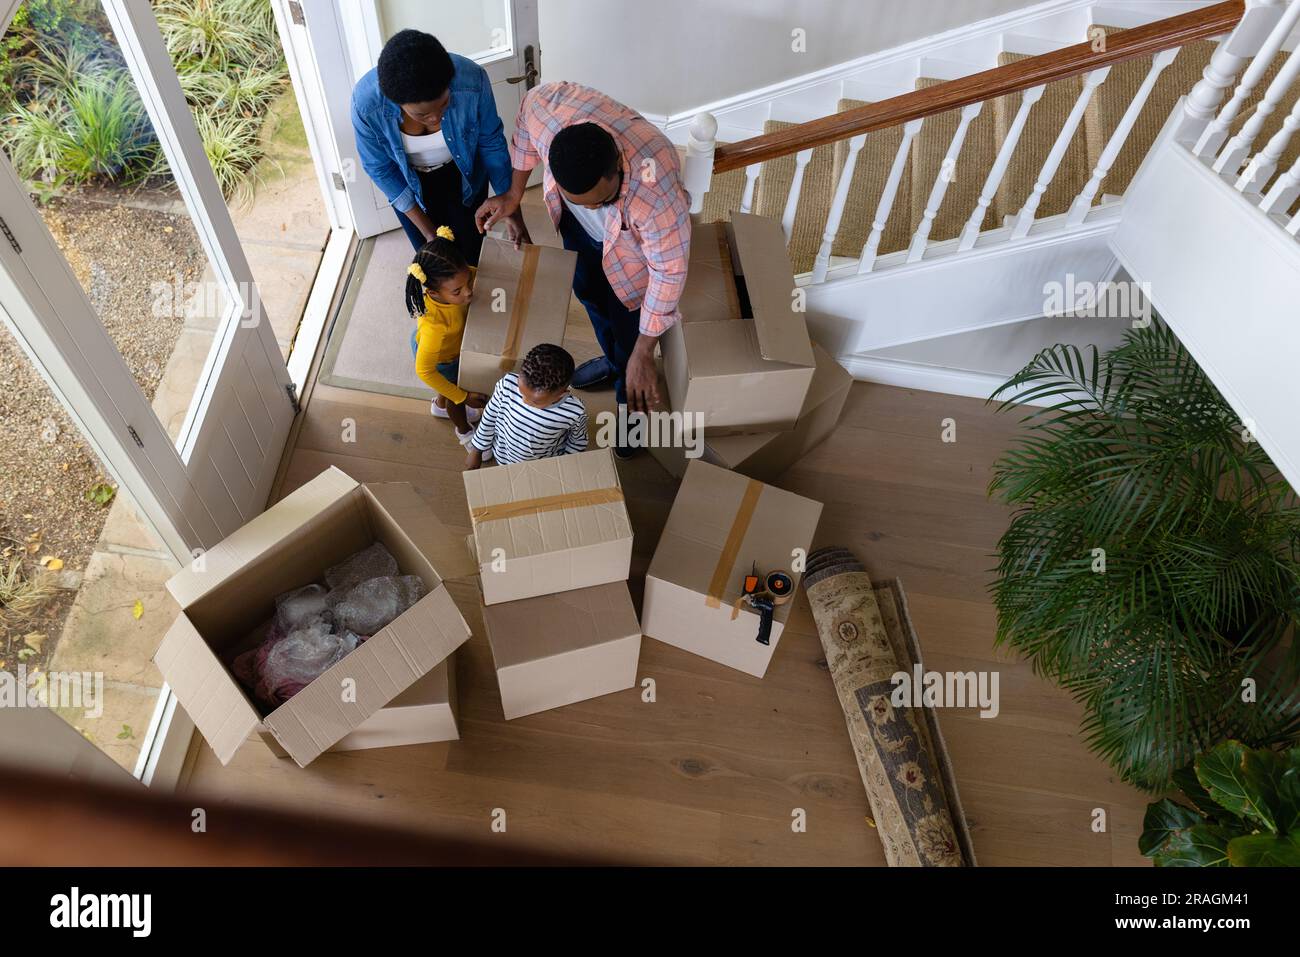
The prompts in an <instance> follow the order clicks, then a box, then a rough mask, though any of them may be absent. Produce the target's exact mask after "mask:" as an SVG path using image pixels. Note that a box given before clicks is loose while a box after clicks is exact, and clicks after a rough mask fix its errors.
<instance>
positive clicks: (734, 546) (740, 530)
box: [704, 479, 763, 608]
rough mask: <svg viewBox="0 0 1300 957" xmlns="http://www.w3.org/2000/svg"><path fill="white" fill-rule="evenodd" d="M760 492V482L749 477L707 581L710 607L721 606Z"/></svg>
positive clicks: (761, 485) (705, 598) (761, 488)
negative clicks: (711, 573)
mask: <svg viewBox="0 0 1300 957" xmlns="http://www.w3.org/2000/svg"><path fill="white" fill-rule="evenodd" d="M762 494H763V483H762V482H756V481H755V480H754V479H750V480H749V481H748V483H746V485H745V494H744V495H742V496H741V498H740V508H738V509H736V518H735V520H733V521H732V523H731V531H730V532H728V533H727V539H726V541H724V542H723V543H722V553H721V554H720V555H718V564H717V565H716V566H715V567H714V569H713V579H712V581H710V582H709V591H708V594H707V595H705V596H704V604H706V605H707V606H709V607H710V608H720V607H721V606H722V593H723V592H724V591H726V590H727V582H729V581H731V576H732V572H733V571H734V569H735V567H736V556H737V555H739V554H740V543H741V542H742V541H743V540H744V538H745V533H746V532H747V531H749V522H750V520H751V519H752V518H753V517H754V509H755V508H756V507H757V506H758V497H759V496H760V495H762Z"/></svg>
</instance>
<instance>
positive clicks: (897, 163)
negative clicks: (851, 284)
mask: <svg viewBox="0 0 1300 957" xmlns="http://www.w3.org/2000/svg"><path fill="white" fill-rule="evenodd" d="M919 132H921V121H920V120H911V121H910V122H907V123H904V124H903V141H902V142H901V143H899V144H898V152H897V153H895V154H894V165H893V166H891V167H890V168H889V176H888V177H887V178H886V179H885V187H884V189H882V190H881V191H880V202H878V203H877V204H876V218H875V219H874V220H872V223H871V235H869V236H868V237H867V241H866V242H865V243H863V244H862V256H861V258H859V259H858V275H862V274H863V273H868V272H871V270H872V269H874V268H875V265H876V252H877V251H878V250H879V249H880V237H881V236H882V235H884V232H885V225H886V223H888V222H889V214H890V212H892V211H893V209H894V197H895V196H896V195H897V194H898V184H899V183H900V182H901V181H902V179H903V170H904V169H906V168H907V159H908V157H909V156H910V155H911V149H912V139H913V138H914V137H915V136H916V134H917V133H919Z"/></svg>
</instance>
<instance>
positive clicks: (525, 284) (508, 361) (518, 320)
mask: <svg viewBox="0 0 1300 957" xmlns="http://www.w3.org/2000/svg"><path fill="white" fill-rule="evenodd" d="M523 252H524V261H523V265H521V266H520V267H519V282H518V283H516V284H515V301H514V304H513V305H512V306H511V307H510V323H509V325H507V326H506V341H505V345H503V346H502V347H501V371H502V372H512V371H514V368H515V363H516V362H518V361H519V343H520V341H521V340H522V339H523V337H524V326H525V325H527V324H528V303H529V301H530V300H531V299H532V298H533V283H534V282H535V281H536V280H537V261H538V260H539V259H540V258H541V255H542V247H541V246H534V245H533V244H532V243H527V244H525V245H524V247H523Z"/></svg>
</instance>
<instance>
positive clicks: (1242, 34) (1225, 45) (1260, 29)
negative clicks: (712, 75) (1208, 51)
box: [1174, 0, 1282, 146]
mask: <svg viewBox="0 0 1300 957" xmlns="http://www.w3.org/2000/svg"><path fill="white" fill-rule="evenodd" d="M1281 17H1282V0H1247V2H1246V12H1245V13H1244V14H1242V17H1241V20H1239V21H1238V22H1237V26H1236V29H1234V30H1233V31H1232V33H1230V34H1229V35H1228V37H1227V39H1225V40H1220V41H1219V45H1218V46H1217V47H1215V50H1214V54H1213V55H1212V56H1211V57H1210V62H1209V63H1207V64H1206V65H1205V70H1204V71H1202V73H1201V79H1200V80H1199V81H1197V84H1196V86H1194V87H1192V91H1191V92H1190V93H1188V94H1187V97H1186V99H1185V100H1184V101H1183V115H1182V118H1181V119H1180V120H1179V123H1178V129H1177V131H1176V133H1175V134H1174V135H1175V139H1176V140H1177V141H1178V142H1179V143H1186V144H1188V145H1189V146H1190V145H1192V144H1194V143H1195V142H1196V141H1197V140H1199V139H1200V137H1201V134H1202V133H1204V132H1205V128H1206V127H1207V126H1209V125H1210V122H1211V120H1213V119H1214V115H1215V113H1217V112H1218V109H1219V103H1220V102H1221V101H1222V100H1223V91H1224V90H1226V89H1227V88H1228V86H1229V85H1231V83H1232V81H1233V79H1234V78H1235V77H1236V75H1237V74H1238V73H1240V72H1241V69H1242V67H1244V66H1245V65H1246V61H1247V60H1249V59H1250V58H1251V57H1253V56H1254V55H1255V54H1256V53H1258V52H1259V51H1260V49H1261V48H1262V47H1263V46H1264V44H1265V43H1267V42H1268V37H1269V34H1270V33H1272V32H1273V28H1274V27H1276V26H1277V21H1278V20H1279V19H1281Z"/></svg>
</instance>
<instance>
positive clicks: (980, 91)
mask: <svg viewBox="0 0 1300 957" xmlns="http://www.w3.org/2000/svg"><path fill="white" fill-rule="evenodd" d="M1245 11H1246V5H1245V3H1244V2H1243V0H1228V2H1226V3H1216V4H1214V5H1213V6H1210V7H1202V8H1201V9H1200V10H1193V11H1192V12H1191V13H1183V14H1180V15H1178V16H1176V17H1167V18H1166V19H1164V20H1156V21H1154V22H1152V23H1147V24H1144V25H1143V26H1140V27H1134V28H1133V29H1131V30H1123V31H1120V32H1118V33H1116V34H1114V35H1113V36H1110V37H1108V38H1107V39H1106V44H1105V49H1104V50H1094V49H1093V47H1092V43H1091V42H1090V41H1086V40H1085V41H1084V42H1083V43H1076V44H1075V45H1074V46H1069V47H1064V48H1062V49H1060V50H1053V51H1052V52H1051V53H1044V54H1042V55H1040V56H1032V57H1027V58H1026V59H1023V60H1017V61H1016V62H1015V63H1008V64H1007V65H1006V66H999V67H994V68H993V69H991V70H985V71H983V72H982V73H974V74H972V75H970V76H964V77H961V78H960V79H957V80H949V81H947V82H945V83H938V84H935V85H934V86H932V87H930V88H929V89H926V90H915V91H913V92H911V93H904V94H902V95H901V96H895V97H891V98H890V99H888V100H880V101H879V102H876V103H870V104H868V105H867V106H860V107H858V108H857V109H853V110H845V111H844V112H843V113H833V114H831V115H830V116H824V117H822V118H821V119H817V120H810V121H809V122H807V123H800V124H798V125H797V126H792V127H789V128H788V129H784V130H780V131H778V132H776V133H764V134H763V135H762V136H755V137H752V138H750V139H747V140H741V141H740V142H738V143H730V144H719V145H718V148H717V150H716V152H715V153H714V157H713V171H714V172H715V173H725V172H726V171H727V170H732V169H740V168H742V167H745V166H750V165H751V164H753V163H762V162H765V161H767V160H770V159H776V158H777V157H778V156H788V155H789V154H791V153H797V152H798V151H799V150H806V149H811V148H812V147H814V146H823V145H825V144H826V143H837V142H839V141H840V140H843V139H848V138H849V137H850V136H856V135H858V134H859V133H869V132H871V131H872V130H880V129H885V128H887V127H891V126H899V125H901V124H903V123H906V122H908V121H909V120H918V119H922V118H923V117H927V116H933V115H935V114H936V113H946V112H947V111H949V110H955V109H960V108H961V107H963V106H968V105H970V104H971V103H980V102H982V101H984V100H990V99H993V98H994V97H998V96H1005V95H1006V94H1008V93H1018V92H1020V91H1021V90H1027V89H1029V88H1031V87H1035V86H1039V85H1041V84H1044V83H1051V82H1053V81H1054V80H1063V79H1065V78H1066V77H1071V76H1078V75H1080V74H1083V73H1091V72H1092V71H1093V70H1097V69H1100V68H1101V67H1104V66H1110V65H1112V64H1115V63H1122V62H1124V61H1125V60H1132V59H1136V58H1137V57H1143V56H1151V55H1153V54H1156V53H1159V52H1160V51H1161V50H1168V49H1170V48H1171V47H1179V46H1183V45H1184V44H1187V43H1191V42H1192V41H1194V40H1207V39H1209V38H1210V37H1216V36H1219V35H1221V34H1224V33H1229V32H1231V30H1232V29H1233V28H1234V27H1235V26H1236V25H1237V22H1238V21H1239V20H1241V17H1242V15H1243V14H1244V13H1245Z"/></svg>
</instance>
